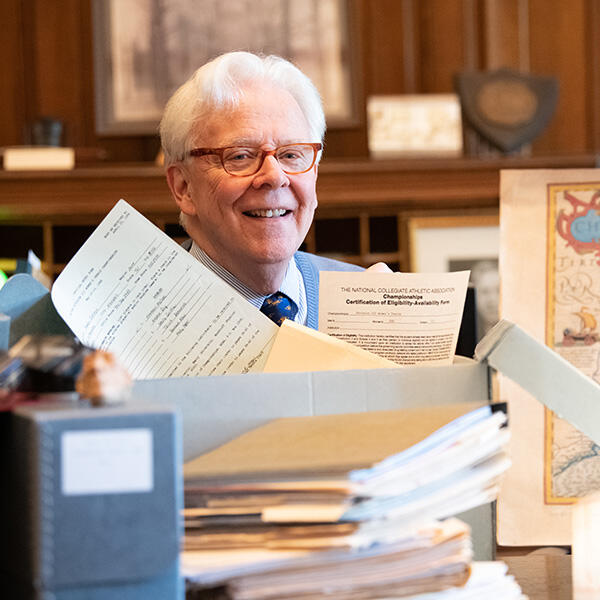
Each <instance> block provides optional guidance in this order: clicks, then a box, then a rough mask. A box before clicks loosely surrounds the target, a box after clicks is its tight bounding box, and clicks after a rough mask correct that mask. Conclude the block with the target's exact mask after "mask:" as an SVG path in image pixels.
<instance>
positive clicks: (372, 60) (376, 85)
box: [365, 0, 414, 96]
mask: <svg viewBox="0 0 600 600" xmlns="http://www.w3.org/2000/svg"><path fill="white" fill-rule="evenodd" d="M412 4H413V1H412V0H402V1H401V2H398V0H378V1H377V2H372V1H371V2H368V3H367V5H366V9H367V10H366V11H365V25H366V36H365V37H366V46H367V54H366V59H367V65H366V72H365V93H366V95H367V96H369V95H374V94H402V93H406V92H412V91H414V89H411V88H414V84H410V83H407V80H410V79H412V78H414V76H413V75H412V72H413V69H414V56H413V57H411V56H410V54H413V52H412V49H411V48H408V49H407V48H406V47H405V43H404V42H405V40H406V34H407V32H412V31H413V25H414V24H413V23H412V22H407V18H406V17H407V14H408V16H409V15H410V11H411V7H412ZM407 50H408V51H407ZM407 61H408V62H409V63H410V64H407Z"/></svg>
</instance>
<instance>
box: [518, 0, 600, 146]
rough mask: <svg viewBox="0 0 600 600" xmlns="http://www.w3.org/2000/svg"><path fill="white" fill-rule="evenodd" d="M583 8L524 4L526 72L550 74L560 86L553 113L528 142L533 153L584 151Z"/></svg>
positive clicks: (551, 1) (553, 1)
mask: <svg viewBox="0 0 600 600" xmlns="http://www.w3.org/2000/svg"><path fill="white" fill-rule="evenodd" d="M585 9H586V2H585V0H569V2H564V1H563V0H530V2H529V10H530V12H529V29H530V56H531V72H532V73H535V74H539V75H553V76H555V77H557V78H558V80H559V85H560V89H559V97H558V105H557V109H556V113H555V115H554V117H553V119H552V121H551V122H550V124H549V126H548V128H547V129H546V131H545V132H544V133H543V134H542V135H541V137H539V138H538V139H537V140H535V141H534V142H533V149H534V152H535V153H536V154H553V153H556V152H562V153H565V154H566V153H576V152H585V151H586V149H588V148H589V147H590V143H589V135H590V132H589V125H588V117H589V115H588V114H587V108H588V106H587V99H586V93H585V90H586V87H587V80H588V77H589V72H588V70H587V65H588V57H587V55H586V50H587V48H588V45H587V39H586V32H587V29H586V19H587V17H588V15H587V13H586V10H585ZM596 43H598V42H597V40H596Z"/></svg>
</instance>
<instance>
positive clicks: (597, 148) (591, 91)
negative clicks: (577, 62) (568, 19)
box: [585, 0, 600, 153]
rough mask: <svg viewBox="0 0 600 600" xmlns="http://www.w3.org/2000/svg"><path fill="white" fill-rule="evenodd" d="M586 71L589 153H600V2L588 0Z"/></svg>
mask: <svg viewBox="0 0 600 600" xmlns="http://www.w3.org/2000/svg"><path fill="white" fill-rule="evenodd" d="M586 22H587V28H586V30H585V40H586V55H587V58H588V60H587V63H586V71H587V73H588V77H587V85H588V90H587V114H588V119H587V122H588V130H589V139H588V144H589V151H590V152H596V153H598V152H600V43H599V40H600V2H598V0H588V1H587V3H586Z"/></svg>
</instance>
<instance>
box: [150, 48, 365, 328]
mask: <svg viewBox="0 0 600 600" xmlns="http://www.w3.org/2000/svg"><path fill="white" fill-rule="evenodd" d="M324 133H325V117H324V114H323V108H322V105H321V100H320V97H319V94H318V92H317V90H316V89H315V87H314V86H313V84H312V83H311V81H310V80H309V79H308V78H307V77H306V76H305V75H304V74H303V73H302V72H301V71H300V70H298V69H297V68H296V67H295V66H294V65H292V64H291V63H289V62H288V61H286V60H284V59H282V58H279V57H275V56H269V57H259V56H256V55H254V54H250V53H247V52H231V53H228V54H224V55H222V56H219V57H218V58H216V59H214V60H213V61H211V62H209V63H207V64H205V65H204V66H203V67H201V68H200V69H198V70H197V71H196V72H195V73H194V74H193V75H192V77H191V78H190V79H189V80H188V81H187V82H186V83H184V84H183V85H182V86H181V87H180V88H179V89H178V90H177V91H176V92H175V94H174V95H173V96H172V98H171V99H170V100H169V102H168V104H167V106H166V108H165V112H164V116H163V119H162V121H161V124H160V135H161V142H162V147H163V152H164V155H165V166H166V170H167V181H168V184H169V188H170V189H171V193H172V195H173V197H174V199H175V202H176V203H177V205H178V206H179V209H180V211H181V223H182V225H183V226H184V228H185V230H186V231H187V233H188V235H189V236H190V238H191V240H190V241H188V243H187V248H188V249H189V251H190V253H191V254H192V255H193V256H194V257H195V258H197V259H198V260H199V261H201V262H202V263H203V264H204V265H205V266H207V267H208V268H210V269H212V270H213V271H214V272H215V273H217V275H219V276H220V277H221V278H223V279H224V280H225V281H226V282H227V283H229V284H230V285H231V286H233V287H234V288H235V289H236V290H238V292H240V293H241V294H242V295H243V296H244V297H245V298H247V299H248V301H249V302H251V303H252V304H253V305H255V306H256V307H257V308H260V309H261V310H262V311H263V312H265V314H267V315H268V316H269V317H270V318H272V319H273V320H274V321H275V322H279V321H280V320H282V319H281V314H282V313H281V312H280V311H279V309H282V308H283V309H285V312H284V313H283V314H284V315H286V316H288V318H293V319H294V320H295V321H297V322H299V323H303V324H306V325H308V326H309V327H312V328H315V329H316V328H317V319H318V284H319V271H323V270H328V271H340V270H343V271H350V270H351V271H356V270H360V267H356V266H354V265H349V264H346V263H342V262H339V261H334V260H331V259H326V258H323V257H317V256H315V255H312V254H308V253H305V252H299V251H298V248H299V247H300V244H301V243H302V241H303V240H304V237H305V236H306V233H307V231H308V229H309V227H310V225H311V223H312V220H313V216H314V212H315V209H316V207H317V196H316V181H317V171H318V164H319V159H320V157H321V153H322V149H323V135H324Z"/></svg>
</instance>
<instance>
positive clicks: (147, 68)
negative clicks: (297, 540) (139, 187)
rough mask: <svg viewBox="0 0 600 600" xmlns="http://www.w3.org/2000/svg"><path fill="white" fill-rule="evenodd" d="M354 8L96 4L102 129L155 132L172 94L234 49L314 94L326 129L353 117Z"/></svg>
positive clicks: (261, 1)
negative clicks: (296, 73) (286, 67)
mask: <svg viewBox="0 0 600 600" xmlns="http://www.w3.org/2000/svg"><path fill="white" fill-rule="evenodd" d="M349 2H351V0H306V1H303V2H294V1H292V0H235V2H223V1H222V0H194V1H193V2H190V1H189V0H169V1H168V2H158V1H157V0H93V28H94V69H95V73H94V75H95V85H96V90H95V93H96V130H97V132H98V133H99V134H103V135H123V134H152V133H156V131H157V125H158V122H159V120H160V116H161V114H162V110H163V107H164V105H165V103H166V101H167V99H168V98H169V97H170V96H171V94H172V93H173V92H174V91H175V90H176V89H177V87H179V86H180V85H181V84H182V83H184V82H185V81H186V80H187V79H188V77H189V76H190V75H191V74H192V73H193V72H194V71H195V70H196V69H197V68H198V67H200V66H201V65H203V64H204V63H205V62H207V61H209V60H210V59H211V58H213V57H215V56H217V55H219V54H221V53H223V52H227V51H230V50H248V51H252V52H257V53H262V54H276V55H279V56H283V57H285V58H287V59H289V60H291V61H292V62H293V63H295V64H296V65H297V66H298V67H299V68H300V69H301V70H302V71H303V72H304V73H306V74H307V75H308V76H309V77H310V78H311V79H312V81H313V83H314V84H315V85H316V86H317V88H318V90H319V92H320V93H321V96H322V98H323V103H324V107H325V114H326V117H327V122H328V127H330V128H331V127H336V126H342V125H343V126H348V125H351V124H353V123H354V122H355V121H356V119H357V110H356V106H355V103H356V94H355V93H353V81H354V78H353V72H352V71H353V68H352V67H353V63H354V61H353V60H352V58H351V57H352V56H353V54H354V48H353V47H352V46H351V44H350V39H349V38H350V37H351V36H350V29H351V24H350V11H349V7H348V3H349Z"/></svg>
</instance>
